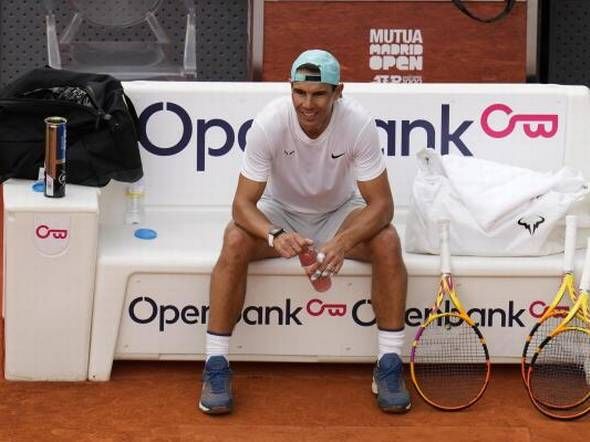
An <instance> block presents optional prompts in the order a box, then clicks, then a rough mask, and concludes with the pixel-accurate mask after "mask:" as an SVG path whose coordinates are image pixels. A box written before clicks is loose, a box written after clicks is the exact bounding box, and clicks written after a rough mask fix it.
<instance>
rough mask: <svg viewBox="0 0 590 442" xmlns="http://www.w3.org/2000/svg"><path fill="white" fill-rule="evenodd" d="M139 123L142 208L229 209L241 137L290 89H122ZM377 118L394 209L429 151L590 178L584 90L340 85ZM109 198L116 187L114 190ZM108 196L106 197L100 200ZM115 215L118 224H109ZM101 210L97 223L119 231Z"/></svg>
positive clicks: (197, 85)
mask: <svg viewBox="0 0 590 442" xmlns="http://www.w3.org/2000/svg"><path fill="white" fill-rule="evenodd" d="M124 87H125V91H126V93H127V94H128V95H129V96H130V98H131V99H132V101H133V103H134V104H135V107H136V109H137V112H138V114H139V115H140V125H141V128H142V129H141V132H142V134H143V136H142V141H141V144H140V149H141V155H142V160H143V167H144V171H145V184H146V204H147V206H148V208H149V207H152V208H154V207H158V208H169V209H172V210H177V209H179V210H181V211H182V210H192V209H194V208H198V209H199V210H200V209H211V210H215V209H220V210H227V208H228V207H229V205H230V204H231V201H232V197H233V193H234V190H235V186H236V182H237V177H238V173H239V170H240V165H241V159H242V154H243V148H244V147H245V135H246V132H247V130H248V128H249V125H250V123H251V120H252V119H253V118H254V117H255V115H256V113H257V112H258V111H259V110H260V109H261V108H262V107H263V106H264V105H265V104H266V103H267V102H268V101H270V100H271V99H273V98H275V97H278V96H281V95H285V94H289V85H288V83H222V82H218V83H211V82H127V83H124ZM344 94H347V95H349V96H351V97H354V98H355V99H357V100H358V101H360V102H361V103H362V104H363V105H364V106H365V107H366V108H367V109H368V110H369V111H370V112H371V113H372V114H373V115H374V117H375V119H376V124H377V126H378V128H379V129H378V131H379V136H380V140H381V148H382V149H383V151H384V155H385V156H386V162H387V167H388V173H389V178H390V182H391V185H392V188H393V191H394V197H395V200H396V210H399V209H401V210H402V211H403V209H404V207H406V206H407V204H408V202H409V196H410V191H411V185H412V181H413V178H414V175H415V172H416V162H415V154H416V152H418V151H419V150H420V149H422V148H424V147H431V148H434V149H435V150H437V151H438V152H441V153H442V154H447V153H449V154H458V155H461V154H463V155H467V154H472V155H474V156H477V157H480V158H485V159H489V160H493V161H499V162H504V163H506V164H512V165H515V166H520V167H526V168H531V169H535V170H541V171H549V170H556V169H558V168H560V167H561V166H562V165H570V166H572V167H574V168H576V169H578V170H581V171H582V172H583V174H584V176H586V177H589V176H590V162H588V161H586V160H585V151H586V148H587V147H586V146H587V141H588V140H590V125H589V124H588V119H589V117H590V90H589V89H588V88H586V87H584V86H558V85H540V84H525V85H516V84H502V85H491V84H421V85H395V84H377V83H350V84H345V87H344ZM113 187H115V188H116V189H119V190H116V191H115V193H117V192H119V193H120V189H122V188H123V187H117V185H114V186H113ZM109 191H110V190H109V189H107V193H108V192H109ZM114 213H116V215H114ZM120 220H121V217H120V214H119V213H118V212H116V211H115V212H110V211H108V210H107V211H106V213H103V214H102V216H101V221H102V222H120Z"/></svg>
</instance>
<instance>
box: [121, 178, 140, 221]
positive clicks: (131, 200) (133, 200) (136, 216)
mask: <svg viewBox="0 0 590 442" xmlns="http://www.w3.org/2000/svg"><path fill="white" fill-rule="evenodd" d="M144 197H145V188H144V183H143V178H142V179H140V180H138V181H136V182H135V183H132V184H130V185H129V187H127V212H126V214H125V222H126V223H127V224H142V223H143V222H144V220H145V207H144V204H145V203H144Z"/></svg>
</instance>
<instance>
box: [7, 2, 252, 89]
mask: <svg viewBox="0 0 590 442" xmlns="http://www.w3.org/2000/svg"><path fill="white" fill-rule="evenodd" d="M67 3H68V2H67V1H66V0H61V1H60V0H55V5H56V20H57V27H58V32H61V31H63V27H64V26H65V24H66V23H67V22H69V18H70V15H68V14H71V12H69V7H68V5H67ZM195 3H196V13H197V70H198V80H207V81H241V80H247V79H248V55H247V51H248V23H247V20H248V4H249V1H248V0H195ZM157 17H158V19H159V21H160V22H161V24H162V26H163V27H164V28H165V30H166V32H167V33H168V35H169V36H170V38H171V39H172V40H173V42H174V45H175V54H176V55H175V56H176V57H178V60H180V59H181V58H182V44H183V41H184V30H185V28H186V26H185V25H186V22H185V20H186V19H185V9H184V5H183V2H182V0H165V1H163V2H162V6H161V8H160V9H159V10H158V12H157ZM125 32H127V35H120V34H119V35H117V36H116V38H131V39H132V38H134V37H135V35H134V34H137V35H138V36H140V37H141V36H142V35H144V34H145V33H150V32H151V31H150V30H149V28H148V27H147V25H140V26H138V27H133V28H129V29H128V30H126V31H125ZM80 33H81V34H82V35H84V34H86V36H89V37H93V38H98V39H105V40H107V39H109V40H110V39H113V37H114V36H113V35H109V34H108V33H103V34H101V32H100V31H99V30H98V28H97V27H94V26H92V25H90V24H86V25H85V26H84V27H83V28H82V29H81V30H80ZM46 63H47V49H46V33H45V6H44V4H43V2H42V1H41V0H0V86H4V85H5V84H6V83H7V82H9V81H11V80H13V79H14V78H16V77H18V76H19V75H21V74H22V73H24V72H25V71H27V70H29V69H32V68H35V67H39V66H43V65H45V64H46Z"/></svg>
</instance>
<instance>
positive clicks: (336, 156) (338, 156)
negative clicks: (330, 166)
mask: <svg viewBox="0 0 590 442" xmlns="http://www.w3.org/2000/svg"><path fill="white" fill-rule="evenodd" d="M342 155H344V152H342V153H339V154H338V155H334V154H332V158H334V159H336V158H340V157H341V156H342Z"/></svg>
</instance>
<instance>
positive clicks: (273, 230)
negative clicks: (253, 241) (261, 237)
mask: <svg viewBox="0 0 590 442" xmlns="http://www.w3.org/2000/svg"><path fill="white" fill-rule="evenodd" d="M283 233H285V229H283V228H282V227H277V226H270V229H268V237H267V238H268V246H269V247H274V244H275V239H276V238H277V237H278V236H279V235H282V234H283Z"/></svg>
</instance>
